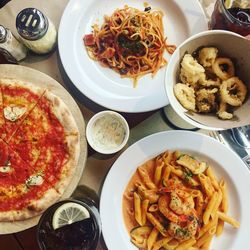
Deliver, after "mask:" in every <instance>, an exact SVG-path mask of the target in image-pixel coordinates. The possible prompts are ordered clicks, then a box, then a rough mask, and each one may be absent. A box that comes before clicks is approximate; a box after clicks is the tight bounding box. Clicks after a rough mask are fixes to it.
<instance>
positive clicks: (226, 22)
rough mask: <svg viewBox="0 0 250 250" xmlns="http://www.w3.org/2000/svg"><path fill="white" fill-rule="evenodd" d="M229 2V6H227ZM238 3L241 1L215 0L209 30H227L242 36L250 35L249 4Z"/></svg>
mask: <svg viewBox="0 0 250 250" xmlns="http://www.w3.org/2000/svg"><path fill="white" fill-rule="evenodd" d="M243 1H245V0H243ZM229 2H230V5H228V3H229ZM240 3H241V0H236V1H233V0H231V1H227V0H217V1H216V3H215V6H214V11H213V14H212V16H211V22H210V28H211V29H223V30H229V31H233V32H235V33H238V34H240V35H242V36H247V35H250V4H242V5H241V4H240ZM245 3H246V1H245Z"/></svg>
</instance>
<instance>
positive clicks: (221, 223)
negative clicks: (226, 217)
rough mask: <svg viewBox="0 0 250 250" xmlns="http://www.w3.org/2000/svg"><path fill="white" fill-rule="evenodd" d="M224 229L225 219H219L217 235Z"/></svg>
mask: <svg viewBox="0 0 250 250" xmlns="http://www.w3.org/2000/svg"><path fill="white" fill-rule="evenodd" d="M223 229H224V221H223V220H220V219H219V220H218V225H217V229H216V236H217V237H219V236H220V235H221V234H222V232H223Z"/></svg>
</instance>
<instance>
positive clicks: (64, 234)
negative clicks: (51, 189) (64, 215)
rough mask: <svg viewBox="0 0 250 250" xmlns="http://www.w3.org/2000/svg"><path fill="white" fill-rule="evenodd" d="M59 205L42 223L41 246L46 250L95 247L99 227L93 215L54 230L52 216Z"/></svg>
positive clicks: (39, 233) (72, 249)
mask: <svg viewBox="0 0 250 250" xmlns="http://www.w3.org/2000/svg"><path fill="white" fill-rule="evenodd" d="M60 205H62V204H60ZM57 207H58V206H57ZM57 207H55V208H53V209H52V210H51V211H50V212H49V213H47V214H46V215H45V216H44V217H43V220H42V221H43V222H42V223H41V224H40V227H39V232H38V238H39V243H40V246H41V248H42V249H44V250H45V249H46V250H93V249H95V247H96V244H97V241H98V229H97V225H96V222H95V221H94V219H93V217H90V218H88V219H85V220H82V221H79V222H75V223H73V224H71V225H66V226H63V227H61V228H58V229H56V230H54V229H53V227H52V218H53V214H54V212H55V210H56V208H57Z"/></svg>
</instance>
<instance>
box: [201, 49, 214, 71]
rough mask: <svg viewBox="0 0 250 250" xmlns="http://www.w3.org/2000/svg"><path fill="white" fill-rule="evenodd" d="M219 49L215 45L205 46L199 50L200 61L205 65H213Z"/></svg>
mask: <svg viewBox="0 0 250 250" xmlns="http://www.w3.org/2000/svg"><path fill="white" fill-rule="evenodd" d="M217 54H218V49H217V48H214V47H207V48H203V49H201V50H200V51H199V58H198V61H199V63H200V64H201V65H203V66H204V67H211V66H212V65H213V63H214V61H215V59H216V57H217Z"/></svg>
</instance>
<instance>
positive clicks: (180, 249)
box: [175, 238, 196, 250]
mask: <svg viewBox="0 0 250 250" xmlns="http://www.w3.org/2000/svg"><path fill="white" fill-rule="evenodd" d="M195 242H196V240H195V239H193V238H191V239H189V240H187V241H184V242H181V243H180V244H179V246H178V247H177V248H175V250H187V249H188V248H189V247H191V246H193V245H194V244H195Z"/></svg>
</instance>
